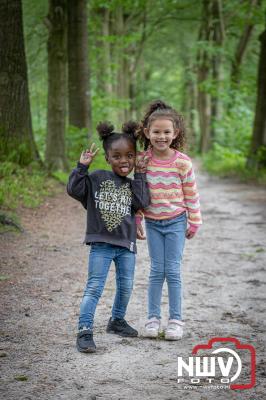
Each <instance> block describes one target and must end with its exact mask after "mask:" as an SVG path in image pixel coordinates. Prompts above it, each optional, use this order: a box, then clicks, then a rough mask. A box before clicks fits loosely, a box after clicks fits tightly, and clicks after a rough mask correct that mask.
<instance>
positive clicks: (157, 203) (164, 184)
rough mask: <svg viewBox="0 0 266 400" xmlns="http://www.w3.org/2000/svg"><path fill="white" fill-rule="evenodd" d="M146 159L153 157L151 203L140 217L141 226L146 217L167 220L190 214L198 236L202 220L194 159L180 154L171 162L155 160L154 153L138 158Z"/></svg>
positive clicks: (140, 213)
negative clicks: (145, 157)
mask: <svg viewBox="0 0 266 400" xmlns="http://www.w3.org/2000/svg"><path fill="white" fill-rule="evenodd" d="M144 155H147V156H148V157H150V159H149V162H148V167H147V173H146V176H147V181H148V186H149V190H150V197H151V203H150V205H149V206H148V207H147V208H145V209H144V210H141V211H139V212H138V213H137V217H136V221H137V223H141V220H142V217H143V216H144V217H145V218H150V219H154V220H163V219H170V218H174V217H176V216H178V215H180V214H181V213H183V212H184V211H186V212H187V216H188V223H189V229H190V230H191V231H192V232H196V231H197V229H198V228H199V226H200V225H201V223H202V220H201V213H200V204H199V195H198V192H197V186H196V182H195V175H194V171H193V167H192V162H191V160H190V158H189V157H188V156H186V155H185V154H183V153H180V152H179V151H176V150H175V154H174V155H173V157H172V158H171V159H169V160H158V159H155V158H154V157H153V156H152V153H151V151H147V152H141V153H139V154H138V158H139V157H140V158H142V157H143V156H144Z"/></svg>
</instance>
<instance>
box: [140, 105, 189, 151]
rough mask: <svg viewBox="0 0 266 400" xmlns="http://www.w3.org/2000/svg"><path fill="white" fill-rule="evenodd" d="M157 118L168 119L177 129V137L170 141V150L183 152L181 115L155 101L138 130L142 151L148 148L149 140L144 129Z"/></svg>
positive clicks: (183, 139)
mask: <svg viewBox="0 0 266 400" xmlns="http://www.w3.org/2000/svg"><path fill="white" fill-rule="evenodd" d="M159 118H166V119H170V120H171V121H172V122H173V125H174V128H175V129H176V128H177V129H178V135H177V137H176V138H175V139H174V140H173V141H172V143H171V146H170V147H171V148H172V149H176V150H183V148H184V145H185V126H184V120H183V117H182V115H180V114H178V113H177V111H175V110H174V109H173V108H172V107H171V106H169V105H167V104H166V103H164V102H163V101H161V100H155V101H153V102H152V103H150V105H149V106H148V109H147V111H146V113H145V115H144V118H143V119H142V121H141V123H140V125H139V128H138V131H137V133H138V139H139V141H140V143H141V145H142V146H143V147H144V150H147V149H148V148H149V146H150V140H149V139H148V138H147V137H146V136H145V133H144V129H145V128H148V129H149V127H150V126H151V124H152V122H153V121H155V120H156V119H159Z"/></svg>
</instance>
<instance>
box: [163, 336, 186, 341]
mask: <svg viewBox="0 0 266 400" xmlns="http://www.w3.org/2000/svg"><path fill="white" fill-rule="evenodd" d="M164 338H165V340H172V341H174V340H180V339H182V336H164Z"/></svg>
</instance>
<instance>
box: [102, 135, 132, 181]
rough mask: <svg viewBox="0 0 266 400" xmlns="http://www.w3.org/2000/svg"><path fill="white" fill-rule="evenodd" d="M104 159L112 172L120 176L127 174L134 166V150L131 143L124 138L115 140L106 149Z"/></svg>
mask: <svg viewBox="0 0 266 400" xmlns="http://www.w3.org/2000/svg"><path fill="white" fill-rule="evenodd" d="M106 160H107V162H108V163H109V164H110V165H111V167H112V170H113V172H115V173H116V174H117V175H120V176H127V175H128V174H130V172H131V171H132V170H133V168H134V166H135V160H136V150H135V148H134V145H133V143H131V142H130V141H129V140H127V139H124V138H122V139H119V140H116V141H115V142H113V143H112V145H111V147H110V148H109V149H108V154H107V155H106Z"/></svg>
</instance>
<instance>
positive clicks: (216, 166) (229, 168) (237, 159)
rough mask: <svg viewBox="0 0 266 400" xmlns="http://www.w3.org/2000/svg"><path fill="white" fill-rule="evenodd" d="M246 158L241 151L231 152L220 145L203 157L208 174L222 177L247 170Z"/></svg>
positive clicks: (216, 145) (215, 144) (216, 144)
mask: <svg viewBox="0 0 266 400" xmlns="http://www.w3.org/2000/svg"><path fill="white" fill-rule="evenodd" d="M245 162H246V158H245V156H244V154H243V153H241V152H240V151H239V150H230V149H229V148H227V147H223V146H221V145H220V144H218V143H214V145H213V149H212V150H211V151H209V152H208V153H207V154H206V155H204V156H203V166H204V168H206V169H207V170H208V172H210V173H212V174H216V175H220V176H228V175H233V174H236V175H237V174H238V173H239V172H243V171H244V170H245Z"/></svg>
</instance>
